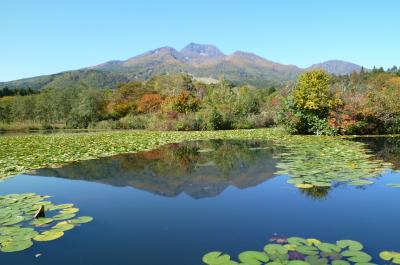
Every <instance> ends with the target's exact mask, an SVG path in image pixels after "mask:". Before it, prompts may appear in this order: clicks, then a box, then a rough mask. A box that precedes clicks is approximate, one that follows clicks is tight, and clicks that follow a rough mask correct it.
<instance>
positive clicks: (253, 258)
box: [239, 251, 269, 265]
mask: <svg viewBox="0 0 400 265" xmlns="http://www.w3.org/2000/svg"><path fill="white" fill-rule="evenodd" d="M239 260H240V261H241V262H243V263H245V264H248V265H260V264H262V263H263V262H267V261H268V260H269V257H268V256H267V254H265V253H264V252H259V251H244V252H242V253H240V254H239Z"/></svg>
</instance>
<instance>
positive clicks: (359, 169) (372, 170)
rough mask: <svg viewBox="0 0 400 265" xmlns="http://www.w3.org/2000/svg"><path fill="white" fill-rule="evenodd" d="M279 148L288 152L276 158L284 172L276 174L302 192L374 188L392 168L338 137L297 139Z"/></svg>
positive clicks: (291, 138) (366, 151) (358, 145)
mask: <svg viewBox="0 0 400 265" xmlns="http://www.w3.org/2000/svg"><path fill="white" fill-rule="evenodd" d="M279 144H281V145H282V147H283V148H285V150H286V151H284V152H281V153H277V154H276V157H277V158H279V159H280V163H278V165H277V166H278V168H280V169H281V170H280V171H278V172H276V174H287V175H289V177H290V179H289V180H288V183H290V184H293V185H295V186H296V187H298V188H300V189H310V188H313V187H330V186H332V185H333V184H334V183H346V184H348V185H352V186H365V185H371V184H373V183H374V181H373V180H374V179H375V178H376V177H378V176H379V175H380V174H381V173H383V172H384V171H385V170H389V169H390V168H391V166H392V164H391V163H385V162H384V161H381V160H378V159H374V158H373V155H372V154H370V152H369V150H368V149H367V148H366V147H365V145H363V144H361V143H357V142H353V141H346V140H343V139H340V138H335V137H310V136H293V137H285V141H284V142H283V141H280V142H279Z"/></svg>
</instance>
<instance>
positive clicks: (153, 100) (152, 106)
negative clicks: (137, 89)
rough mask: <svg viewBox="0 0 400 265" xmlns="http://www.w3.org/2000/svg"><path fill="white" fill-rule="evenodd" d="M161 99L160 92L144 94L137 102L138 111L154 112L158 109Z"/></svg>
mask: <svg viewBox="0 0 400 265" xmlns="http://www.w3.org/2000/svg"><path fill="white" fill-rule="evenodd" d="M162 102H163V99H162V97H161V95H160V94H155V93H154V94H145V95H143V96H142V97H141V98H140V99H139V101H138V102H137V109H138V111H139V112H142V113H148V112H155V111H157V110H159V109H160V106H161V104H162Z"/></svg>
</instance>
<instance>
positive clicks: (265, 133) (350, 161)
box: [0, 129, 396, 188]
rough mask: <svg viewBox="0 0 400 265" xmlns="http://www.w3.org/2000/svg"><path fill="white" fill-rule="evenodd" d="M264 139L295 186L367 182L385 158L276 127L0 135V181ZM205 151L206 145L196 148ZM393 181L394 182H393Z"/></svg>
mask: <svg viewBox="0 0 400 265" xmlns="http://www.w3.org/2000/svg"><path fill="white" fill-rule="evenodd" d="M210 139H222V140H229V139H232V140H233V139H234V140H266V141H272V142H273V143H274V144H275V145H276V146H277V147H279V149H281V148H284V149H285V150H286V152H277V153H276V157H277V158H279V159H280V160H281V162H280V163H279V164H278V167H279V168H281V169H282V170H281V171H280V172H279V173H281V174H283V173H284V174H288V175H290V176H291V177H292V179H291V180H290V182H291V183H292V184H294V185H299V187H300V188H312V187H329V186H331V185H332V184H333V183H334V182H346V183H348V184H350V185H355V186H363V185H368V184H372V183H373V179H374V178H376V177H377V176H378V175H379V174H380V173H382V172H383V171H384V170H386V169H389V168H391V167H392V164H390V163H384V162H383V161H381V160H377V159H374V158H373V156H372V155H371V154H369V153H368V152H369V151H368V149H367V148H366V145H365V144H362V143H359V142H355V141H347V140H345V139H341V138H339V137H328V136H323V137H316V136H294V135H287V134H285V133H284V132H282V131H281V130H279V129H254V130H231V131H207V132H205V131H203V132H149V131H110V132H91V133H75V134H71V133H70V134H68V133H62V134H54V135H25V136H4V137H0V146H1V149H0V181H1V179H2V178H3V179H4V178H6V177H8V176H12V175H15V174H18V173H26V172H29V171H32V170H34V169H38V168H45V167H58V166H61V165H63V164H66V163H69V162H72V161H78V160H87V159H94V158H99V157H105V156H112V155H116V154H121V153H128V152H130V153H131V152H137V151H142V150H150V149H154V148H157V147H159V146H161V145H164V144H168V143H178V142H182V141H187V140H210ZM202 151H210V150H202ZM395 186H396V185H395Z"/></svg>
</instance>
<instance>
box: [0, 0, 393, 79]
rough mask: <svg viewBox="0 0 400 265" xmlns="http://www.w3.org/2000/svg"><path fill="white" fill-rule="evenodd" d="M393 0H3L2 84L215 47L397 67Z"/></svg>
mask: <svg viewBox="0 0 400 265" xmlns="http://www.w3.org/2000/svg"><path fill="white" fill-rule="evenodd" d="M399 10H400V1H397V0H381V1H378V0H376V1H372V0H371V1H369V0H331V1H329V0H324V1H323V0H303V1H301V0H292V1H289V0H287V1H285V0H280V1H278V0H276V1H273V0H259V1H257V0H242V1H240V0H236V1H235V0H230V1H228V0H202V1H200V0H199V1H194V0H187V1H184V0H181V1H178V0H176V1H167V0H165V1H156V0H146V1H134V0H131V1H122V0H121V1H119V0H113V1H111V0H110V1H102V0H97V1H95V0H85V1H84V0H58V1H54V0H26V1H22V0H2V1H0V12H1V13H0V81H8V80H13V79H18V78H23V77H30V76H36V75H41V74H52V73H56V72H60V71H65V70H71V69H78V68H82V67H86V66H91V65H96V64H99V63H102V62H105V61H108V60H112V59H126V58H129V57H132V56H134V55H137V54H139V53H142V52H145V51H147V50H150V49H154V48H157V47H161V46H172V47H174V48H177V49H181V48H182V47H183V46H185V45H186V44H187V43H189V42H197V43H208V44H214V45H216V46H217V47H219V48H220V49H221V50H222V51H223V52H224V53H227V54H229V53H232V52H234V51H236V50H243V51H249V52H254V53H256V54H258V55H261V56H263V57H265V58H267V59H269V60H273V61H276V62H280V63H285V64H295V65H298V66H300V67H306V66H309V65H311V64H313V63H317V62H321V61H324V60H329V59H342V60H347V61H351V62H354V63H357V64H361V65H364V66H366V67H372V66H374V65H376V66H383V67H385V68H387V67H391V66H393V65H400V18H399Z"/></svg>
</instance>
